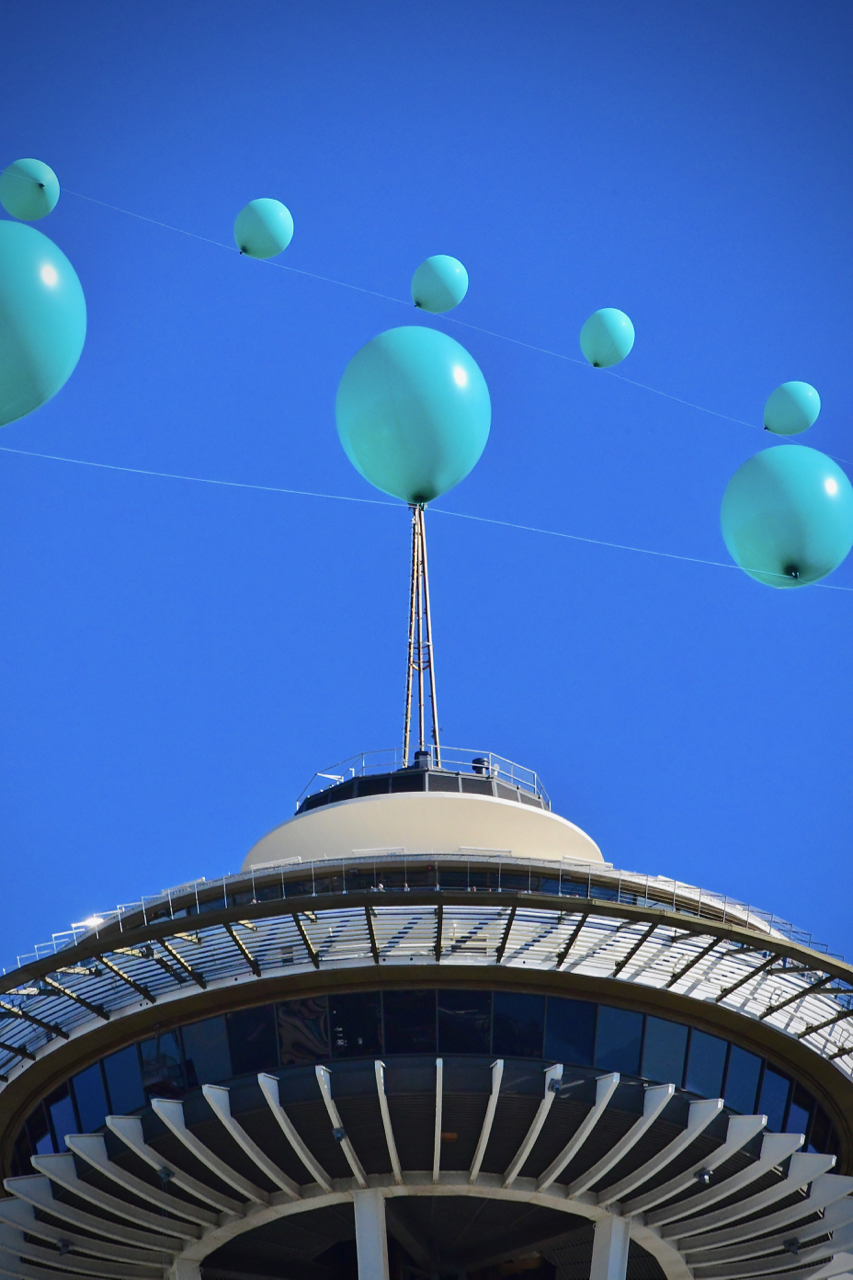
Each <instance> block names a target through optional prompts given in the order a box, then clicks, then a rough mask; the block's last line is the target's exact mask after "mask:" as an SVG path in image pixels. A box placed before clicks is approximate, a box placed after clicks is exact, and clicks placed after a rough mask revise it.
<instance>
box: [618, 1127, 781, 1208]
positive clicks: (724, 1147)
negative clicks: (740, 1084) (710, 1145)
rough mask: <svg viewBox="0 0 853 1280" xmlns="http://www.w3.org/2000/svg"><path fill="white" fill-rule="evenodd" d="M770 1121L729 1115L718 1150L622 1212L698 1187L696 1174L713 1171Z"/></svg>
mask: <svg viewBox="0 0 853 1280" xmlns="http://www.w3.org/2000/svg"><path fill="white" fill-rule="evenodd" d="M766 1124H767V1116H730V1117H729V1127H728V1129H727V1130H726V1140H725V1142H723V1143H722V1144H721V1145H720V1146H719V1147H717V1150H716V1151H712V1152H711V1154H710V1155H708V1156H706V1157H705V1159H704V1160H697V1162H696V1164H693V1165H691V1166H690V1168H689V1169H685V1170H684V1172H683V1173H679V1174H678V1176H677V1177H675V1178H671V1179H670V1180H669V1182H665V1183H663V1185H662V1186H660V1187H655V1189H654V1191H648V1192H647V1193H646V1194H645V1195H642V1196H637V1197H636V1198H635V1199H634V1200H630V1201H629V1202H628V1203H627V1204H623V1206H622V1212H623V1214H624V1215H625V1216H626V1217H629V1216H631V1215H633V1214H635V1213H646V1212H647V1211H648V1210H649V1209H654V1208H655V1206H656V1205H659V1204H663V1203H664V1201H666V1200H672V1199H673V1198H674V1197H675V1196H678V1195H681V1193H682V1191H686V1190H687V1188H688V1187H695V1186H696V1175H697V1174H700V1173H703V1172H707V1173H713V1171H714V1170H715V1169H718V1168H719V1167H720V1165H722V1164H725V1162H726V1161H727V1160H729V1159H731V1157H732V1156H733V1155H735V1153H736V1152H738V1151H740V1150H741V1148H742V1147H745V1146H746V1144H747V1143H748V1142H751V1141H752V1139H753V1138H754V1137H756V1135H757V1134H759V1133H761V1130H762V1129H763V1128H765V1126H766Z"/></svg>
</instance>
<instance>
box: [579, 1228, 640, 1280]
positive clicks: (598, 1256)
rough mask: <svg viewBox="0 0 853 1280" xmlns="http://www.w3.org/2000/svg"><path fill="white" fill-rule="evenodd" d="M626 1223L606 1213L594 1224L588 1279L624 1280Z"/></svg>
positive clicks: (627, 1240) (626, 1261)
mask: <svg viewBox="0 0 853 1280" xmlns="http://www.w3.org/2000/svg"><path fill="white" fill-rule="evenodd" d="M629 1244H630V1237H629V1234H628V1223H627V1221H626V1220H625V1219H624V1218H617V1217H616V1216H615V1215H613V1214H608V1215H607V1217H606V1218H600V1219H599V1220H598V1222H596V1224H595V1235H594V1236H593V1241H592V1265H591V1267H590V1271H589V1280H625V1276H626V1274H627V1271H628V1246H629Z"/></svg>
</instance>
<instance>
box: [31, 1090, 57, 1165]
mask: <svg viewBox="0 0 853 1280" xmlns="http://www.w3.org/2000/svg"><path fill="white" fill-rule="evenodd" d="M27 1134H28V1136H29V1139H30V1149H31V1151H32V1152H33V1154H35V1155H40V1156H47V1155H51V1154H52V1152H53V1139H52V1138H51V1136H50V1127H49V1126H48V1123H47V1112H46V1111H45V1109H44V1104H43V1103H41V1102H40V1103H39V1104H38V1106H37V1107H36V1109H35V1111H33V1112H32V1113H31V1115H30V1116H29V1118H28V1120H27Z"/></svg>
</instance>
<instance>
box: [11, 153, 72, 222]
mask: <svg viewBox="0 0 853 1280" xmlns="http://www.w3.org/2000/svg"><path fill="white" fill-rule="evenodd" d="M58 200H59V179H58V178H57V176H56V174H55V173H54V172H53V170H52V169H51V168H50V166H49V165H46V164H44V163H43V162H42V161H41V160H16V161H15V162H14V164H10V165H9V166H8V168H6V169H4V170H3V172H2V173H0V204H2V206H3V208H4V209H5V210H6V212H7V213H8V214H11V216H12V217H13V218H20V219H21V220H22V221H23V222H37V221H38V219H39V218H43V217H44V216H45V215H46V214H48V213H51V212H52V210H54V209H55V208H56V203H57V201H58Z"/></svg>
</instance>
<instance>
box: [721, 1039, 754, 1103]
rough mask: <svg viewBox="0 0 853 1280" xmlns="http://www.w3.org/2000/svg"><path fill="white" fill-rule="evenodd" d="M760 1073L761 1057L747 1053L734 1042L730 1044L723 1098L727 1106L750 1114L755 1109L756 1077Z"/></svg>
mask: <svg viewBox="0 0 853 1280" xmlns="http://www.w3.org/2000/svg"><path fill="white" fill-rule="evenodd" d="M760 1074H761V1059H760V1058H758V1057H756V1055H755V1054H754V1053H747V1051H746V1049H740V1048H738V1046H737V1045H736V1044H733V1045H732V1048H731V1053H730V1054H729V1069H728V1072H727V1073H726V1092H725V1096H724V1098H723V1101H724V1102H725V1104H726V1106H727V1107H731V1109H732V1111H739V1112H740V1113H741V1115H744V1116H751V1115H752V1114H753V1113H754V1111H755V1095H756V1093H757V1092H758V1077H759V1075H760Z"/></svg>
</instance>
